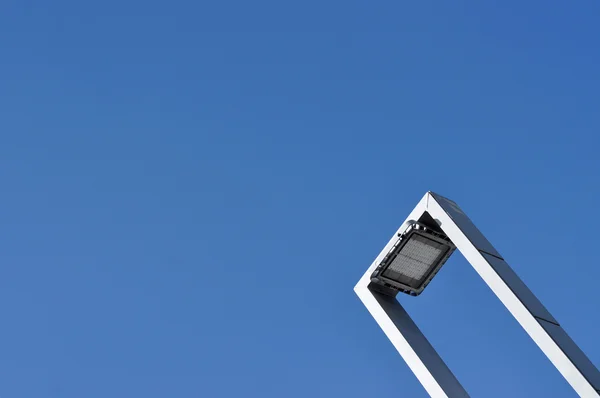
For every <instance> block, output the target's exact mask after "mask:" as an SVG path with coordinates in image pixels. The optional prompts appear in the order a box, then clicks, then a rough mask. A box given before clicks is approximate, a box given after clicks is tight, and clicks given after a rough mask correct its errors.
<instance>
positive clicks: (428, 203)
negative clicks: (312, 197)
mask: <svg viewBox="0 0 600 398" xmlns="http://www.w3.org/2000/svg"><path fill="white" fill-rule="evenodd" d="M425 212H427V213H428V214H429V215H430V216H431V217H432V218H433V219H434V220H435V221H436V222H437V224H438V225H439V226H440V228H441V229H442V230H443V232H444V233H445V234H446V235H447V236H448V237H449V238H450V239H451V240H452V242H453V243H454V244H455V245H456V247H457V249H458V250H459V251H460V252H461V253H462V254H463V255H464V256H465V258H466V259H467V261H468V262H469V263H470V264H471V265H472V266H473V268H474V269H475V271H477V273H478V274H479V275H480V276H481V278H482V279H483V280H484V281H485V283H486V284H487V285H488V286H489V287H490V289H491V290H492V291H493V292H494V294H496V296H497V297H498V298H499V299H500V301H501V302H502V303H503V304H504V305H505V306H506V308H507V309H508V310H509V311H510V313H511V314H512V315H513V316H514V317H515V319H516V320H517V321H518V322H519V324H520V325H521V326H522V327H523V328H524V329H525V331H526V332H527V333H528V334H529V336H530V337H531V338H532V339H533V340H534V341H535V343H536V344H537V345H538V346H539V347H540V349H541V350H542V351H543V352H544V354H546V356H547V357H548V358H549V359H550V361H551V362H552V363H553V364H554V366H555V367H556V368H557V369H558V371H559V372H560V373H561V374H562V375H563V377H564V378H565V379H566V380H567V382H568V383H569V384H570V385H571V386H572V387H573V389H574V390H575V391H576V392H577V394H579V396H581V397H586V398H587V397H590V398H591V397H596V398H597V397H600V372H599V371H598V369H597V368H596V367H595V366H594V365H593V364H592V362H591V361H590V360H589V359H588V358H587V357H586V356H585V354H584V353H583V352H582V351H581V350H580V349H579V347H578V346H577V345H576V344H575V343H574V342H573V340H572V339H571V338H570V337H569V336H568V335H567V333H566V332H565V331H564V330H563V328H562V327H561V326H560V324H559V323H558V322H557V321H556V319H554V317H552V315H551V314H550V313H549V312H548V310H547V309H546V308H545V307H544V306H543V305H542V303H541V302H540V301H539V300H538V299H537V298H536V297H535V295H534V294H533V293H532V292H531V291H530V290H529V289H528V288H527V286H526V285H525V283H523V281H522V280H521V279H520V278H519V277H518V276H517V274H516V273H515V272H514V271H513V270H512V268H511V267H510V266H509V265H508V263H506V261H505V260H504V259H503V258H502V256H501V255H500V253H498V251H497V250H496V249H495V248H494V247H493V246H492V245H491V243H490V242H489V241H488V240H487V239H486V238H485V237H484V236H483V234H482V233H481V232H480V231H479V230H478V229H477V227H475V225H474V224H473V223H472V222H471V220H470V219H469V218H468V217H467V215H466V214H465V213H464V212H463V211H462V210H461V209H460V207H458V205H457V204H456V203H454V202H452V201H451V200H449V199H446V198H444V197H443V196H440V195H437V194H434V193H432V192H428V193H427V194H425V196H424V197H423V199H421V201H420V202H419V203H418V204H417V206H416V207H415V209H414V210H413V211H412V212H411V214H410V215H409V216H408V218H407V219H406V221H405V222H404V223H403V224H402V225H401V227H400V228H399V229H398V232H397V233H401V232H403V231H404V230H405V229H406V228H407V227H408V225H409V221H411V220H418V219H419V218H420V217H421V216H423V214H424V213H425ZM397 233H396V234H394V235H393V236H392V238H391V239H390V241H389V242H388V244H387V245H386V247H385V248H384V249H383V250H382V251H381V253H380V254H379V255H378V256H377V258H376V259H375V261H374V262H373V264H371V266H370V267H369V269H368V270H367V272H366V273H365V274H364V275H363V276H362V278H361V279H360V281H359V282H358V284H357V285H356V287H355V288H354V290H355V291H356V294H357V295H358V296H359V298H360V299H361V301H362V302H363V303H364V304H365V306H366V307H367V309H368V310H369V312H370V313H371V315H372V316H373V317H374V318H375V320H376V321H377V323H378V324H379V326H380V327H381V328H382V329H383V331H384V332H385V334H386V335H387V336H388V338H389V339H390V340H391V342H392V344H393V345H394V346H395V347H396V349H397V350H398V352H399V353H400V355H401V356H402V358H404V360H405V361H406V363H407V364H408V366H409V367H410V368H411V370H412V371H413V373H414V374H415V375H416V376H417V378H418V379H419V381H420V382H421V384H422V385H423V387H425V390H427V392H428V393H429V395H431V396H432V397H468V394H467V393H466V391H465V390H464V388H463V387H462V386H461V385H460V383H459V382H458V380H456V378H455V377H454V375H453V374H452V372H451V371H450V370H449V369H448V367H447V366H446V365H445V364H444V362H443V361H442V360H441V358H440V357H439V356H438V354H437V353H436V352H435V350H434V349H433V347H432V346H431V345H430V344H429V342H428V341H427V339H426V338H425V337H424V336H423V335H422V334H421V332H420V331H419V329H418V328H417V327H416V325H415V324H414V323H413V322H412V320H411V319H410V316H409V315H408V314H407V313H406V312H405V311H404V309H403V308H402V306H401V305H400V303H399V302H398V301H397V300H396V299H394V298H389V297H385V296H383V295H381V294H379V293H376V292H374V291H371V289H370V288H369V281H370V276H371V274H372V273H373V271H374V270H375V268H376V267H377V265H378V264H379V263H380V262H381V261H382V260H383V257H384V256H385V255H386V254H387V253H388V252H389V250H390V249H391V246H392V245H393V244H394V242H395V240H396V236H397Z"/></svg>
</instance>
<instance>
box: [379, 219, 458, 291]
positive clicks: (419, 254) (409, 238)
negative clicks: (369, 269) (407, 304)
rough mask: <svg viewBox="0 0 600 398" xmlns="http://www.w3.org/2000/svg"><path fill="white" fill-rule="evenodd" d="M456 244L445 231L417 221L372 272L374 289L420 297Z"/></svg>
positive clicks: (410, 225)
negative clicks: (436, 229)
mask: <svg viewBox="0 0 600 398" xmlns="http://www.w3.org/2000/svg"><path fill="white" fill-rule="evenodd" d="M454 249H456V246H454V244H453V243H452V242H451V241H450V239H448V237H447V236H446V235H444V234H443V233H440V232H437V231H434V230H433V229H430V228H428V227H427V226H425V225H424V224H420V223H418V222H416V221H415V222H414V223H411V224H409V226H408V228H407V229H406V230H405V231H404V232H403V233H399V234H398V240H397V241H396V243H395V244H394V246H393V247H392V250H390V252H389V253H388V254H387V255H386V256H385V257H384V258H383V260H382V261H381V263H380V264H379V265H378V267H377V269H375V271H374V272H373V274H372V275H371V282H372V283H373V288H374V289H377V290H378V291H380V292H381V293H384V294H387V295H390V296H395V295H396V294H397V293H398V292H403V293H407V294H410V295H412V296H418V295H419V294H421V292H422V291H423V289H425V287H427V285H428V284H429V282H431V280H432V279H433V277H434V276H435V275H436V274H437V273H438V271H439V270H440V268H442V265H444V263H445V262H446V260H447V259H448V257H450V255H451V254H452V252H454Z"/></svg>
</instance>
